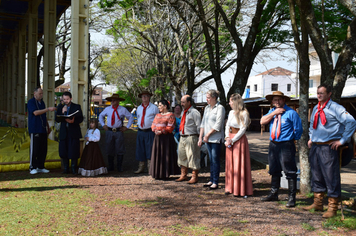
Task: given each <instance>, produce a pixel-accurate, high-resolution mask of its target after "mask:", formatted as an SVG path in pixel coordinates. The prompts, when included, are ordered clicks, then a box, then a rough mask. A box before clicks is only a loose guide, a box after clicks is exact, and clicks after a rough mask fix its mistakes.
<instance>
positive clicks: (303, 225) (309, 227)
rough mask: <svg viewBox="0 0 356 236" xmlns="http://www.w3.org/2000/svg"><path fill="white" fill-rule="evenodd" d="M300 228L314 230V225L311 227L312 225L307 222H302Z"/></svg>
mask: <svg viewBox="0 0 356 236" xmlns="http://www.w3.org/2000/svg"><path fill="white" fill-rule="evenodd" d="M302 228H303V229H305V230H308V231H314V230H315V227H313V226H312V225H310V224H308V223H302Z"/></svg>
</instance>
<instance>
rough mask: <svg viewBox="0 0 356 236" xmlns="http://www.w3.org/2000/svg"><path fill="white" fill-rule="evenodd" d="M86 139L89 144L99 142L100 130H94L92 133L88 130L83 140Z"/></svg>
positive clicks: (91, 130)
mask: <svg viewBox="0 0 356 236" xmlns="http://www.w3.org/2000/svg"><path fill="white" fill-rule="evenodd" d="M87 137H88V138H89V141H90V142H99V141H100V130H98V129H95V130H94V132H93V129H88V130H87V133H86V134H85V136H84V138H85V139H86V138H87Z"/></svg>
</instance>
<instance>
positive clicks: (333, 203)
mask: <svg viewBox="0 0 356 236" xmlns="http://www.w3.org/2000/svg"><path fill="white" fill-rule="evenodd" d="M328 202H329V204H328V210H327V212H325V213H324V215H323V218H331V217H333V216H336V212H337V209H338V206H339V199H338V198H337V197H329V199H328Z"/></svg>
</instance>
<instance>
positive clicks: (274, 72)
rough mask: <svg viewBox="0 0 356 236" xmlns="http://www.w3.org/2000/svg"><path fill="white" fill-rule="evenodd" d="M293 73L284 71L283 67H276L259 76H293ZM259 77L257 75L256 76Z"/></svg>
mask: <svg viewBox="0 0 356 236" xmlns="http://www.w3.org/2000/svg"><path fill="white" fill-rule="evenodd" d="M293 73H294V72H293V71H290V70H287V69H283V68H282V67H279V66H278V67H276V68H273V69H270V70H268V71H265V72H262V73H260V74H258V75H275V76H276V75H291V74H293ZM256 76H257V75H256Z"/></svg>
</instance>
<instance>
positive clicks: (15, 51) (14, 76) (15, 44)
mask: <svg viewBox="0 0 356 236" xmlns="http://www.w3.org/2000/svg"><path fill="white" fill-rule="evenodd" d="M17 31H18V30H17ZM18 55H19V37H18V35H14V37H13V41H12V58H11V60H12V63H11V64H12V67H11V70H12V71H11V82H12V83H11V84H12V85H11V110H12V116H11V125H12V126H14V127H17V126H18V124H17V117H18V110H17V101H18V100H19V98H18V91H17V86H18V69H19V68H18Z"/></svg>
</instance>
